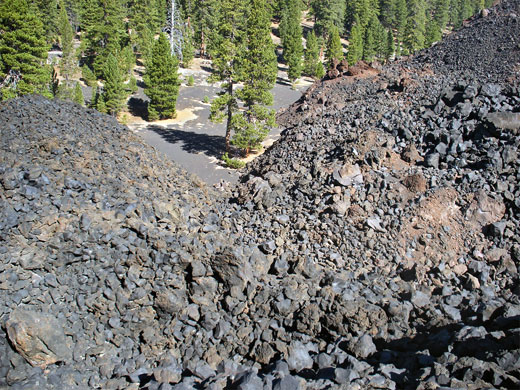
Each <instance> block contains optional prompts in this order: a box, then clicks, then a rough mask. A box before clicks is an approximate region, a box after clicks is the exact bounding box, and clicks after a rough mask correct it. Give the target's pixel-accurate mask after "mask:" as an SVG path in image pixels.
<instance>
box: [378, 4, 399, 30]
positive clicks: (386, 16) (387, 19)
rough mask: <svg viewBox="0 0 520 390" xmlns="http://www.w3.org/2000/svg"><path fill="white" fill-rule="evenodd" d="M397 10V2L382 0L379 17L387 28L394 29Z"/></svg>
mask: <svg viewBox="0 0 520 390" xmlns="http://www.w3.org/2000/svg"><path fill="white" fill-rule="evenodd" d="M395 8H396V1H395V0H381V7H380V14H379V16H380V20H381V23H382V24H383V25H384V26H385V27H387V28H389V27H393V26H394V24H395Z"/></svg>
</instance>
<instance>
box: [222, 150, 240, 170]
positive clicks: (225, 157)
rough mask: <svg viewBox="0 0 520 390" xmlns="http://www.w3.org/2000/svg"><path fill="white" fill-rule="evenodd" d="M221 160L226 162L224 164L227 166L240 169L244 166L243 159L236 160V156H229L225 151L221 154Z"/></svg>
mask: <svg viewBox="0 0 520 390" xmlns="http://www.w3.org/2000/svg"><path fill="white" fill-rule="evenodd" d="M222 161H224V162H225V163H226V166H227V167H228V168H232V169H241V168H244V167H245V166H246V163H245V162H244V161H241V160H238V159H236V158H231V157H229V155H228V154H227V153H224V155H223V156H222Z"/></svg>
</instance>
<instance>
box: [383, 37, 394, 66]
mask: <svg viewBox="0 0 520 390" xmlns="http://www.w3.org/2000/svg"><path fill="white" fill-rule="evenodd" d="M394 52H395V44H394V34H392V30H391V29H390V30H388V31H387V32H386V46H385V60H386V61H388V60H389V59H390V58H391V57H392V56H393V55H394Z"/></svg>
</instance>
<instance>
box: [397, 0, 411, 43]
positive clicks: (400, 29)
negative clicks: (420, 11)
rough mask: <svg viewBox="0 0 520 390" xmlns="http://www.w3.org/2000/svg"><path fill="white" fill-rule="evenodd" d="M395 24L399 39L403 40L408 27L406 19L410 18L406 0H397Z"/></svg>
mask: <svg viewBox="0 0 520 390" xmlns="http://www.w3.org/2000/svg"><path fill="white" fill-rule="evenodd" d="M395 1H396V2H395V25H394V28H395V29H396V31H397V36H396V38H397V40H398V41H399V42H402V41H403V37H404V32H405V28H406V21H407V19H408V6H407V4H406V0H395Z"/></svg>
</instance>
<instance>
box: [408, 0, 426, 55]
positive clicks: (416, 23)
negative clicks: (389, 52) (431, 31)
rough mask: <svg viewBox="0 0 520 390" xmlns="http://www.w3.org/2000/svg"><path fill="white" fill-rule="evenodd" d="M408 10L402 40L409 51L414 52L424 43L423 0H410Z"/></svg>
mask: <svg viewBox="0 0 520 390" xmlns="http://www.w3.org/2000/svg"><path fill="white" fill-rule="evenodd" d="M409 10H410V14H409V15H408V20H407V22H406V28H405V35H404V39H403V42H404V46H405V48H406V49H407V51H408V52H409V53H415V52H416V51H418V50H421V49H422V48H424V43H425V34H426V13H425V4H424V2H423V0H410V2H409Z"/></svg>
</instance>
